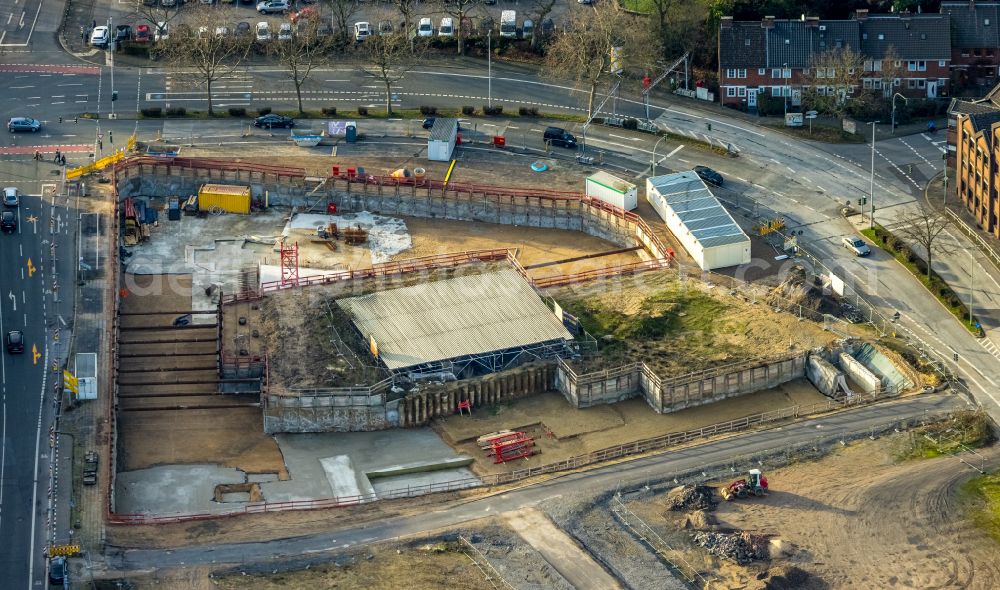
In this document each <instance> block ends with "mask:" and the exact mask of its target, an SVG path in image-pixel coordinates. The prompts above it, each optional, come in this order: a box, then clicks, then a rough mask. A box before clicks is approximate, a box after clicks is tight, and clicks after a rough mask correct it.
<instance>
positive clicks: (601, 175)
mask: <svg viewBox="0 0 1000 590" xmlns="http://www.w3.org/2000/svg"><path fill="white" fill-rule="evenodd" d="M587 196H588V197H594V198H595V199H600V200H602V201H604V202H605V203H611V204H612V205H614V206H616V207H621V208H622V209H625V210H626V211H631V210H632V209H635V208H636V207H638V206H639V189H638V188H637V187H636V186H635V185H634V184H632V183H631V182H628V181H627V180H622V179H621V178H618V177H617V176H614V175H612V174H608V173H607V172H597V173H594V174H591V175H590V176H588V177H587Z"/></svg>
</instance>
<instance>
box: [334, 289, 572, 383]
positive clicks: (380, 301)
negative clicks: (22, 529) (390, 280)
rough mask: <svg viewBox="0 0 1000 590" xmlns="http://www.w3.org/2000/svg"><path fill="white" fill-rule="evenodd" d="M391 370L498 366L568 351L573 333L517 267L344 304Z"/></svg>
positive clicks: (482, 369) (481, 369)
mask: <svg viewBox="0 0 1000 590" xmlns="http://www.w3.org/2000/svg"><path fill="white" fill-rule="evenodd" d="M337 305H339V306H340V308H341V309H343V310H344V311H345V312H346V313H347V314H348V315H349V316H351V318H352V320H353V321H354V325H355V326H356V327H357V328H358V330H359V331H360V332H361V335H362V336H363V337H364V339H365V340H366V341H368V342H369V343H370V345H371V350H372V352H373V354H375V355H376V356H377V357H378V358H379V360H381V361H382V362H383V363H384V364H385V366H386V368H388V369H389V370H390V371H394V372H395V371H403V370H410V371H421V370H437V369H440V368H442V367H445V368H446V367H447V366H448V365H449V364H450V365H452V366H456V367H457V368H458V371H461V370H462V367H465V366H469V365H470V364H478V365H479V368H478V369H477V370H475V371H474V372H479V373H481V372H490V371H496V370H500V369H503V368H507V367H509V366H513V365H514V364H517V363H518V362H523V361H527V360H533V359H536V358H542V357H551V356H555V355H557V354H560V353H567V352H568V349H567V343H568V341H572V339H573V336H572V335H571V334H570V333H569V331H567V330H566V328H565V327H564V326H563V324H562V319H561V318H557V317H556V316H555V314H554V313H553V312H552V310H550V309H549V308H548V306H547V305H546V304H545V303H544V302H543V301H542V300H541V299H540V298H539V297H538V295H537V294H536V293H535V290H534V289H533V288H532V287H531V285H530V284H529V283H528V282H527V281H526V280H525V279H524V278H523V277H522V276H521V275H520V274H519V273H518V272H517V271H516V270H514V269H505V270H501V271H497V272H489V273H484V274H477V275H469V276H463V277H457V278H453V279H446V280H442V281H434V282H430V283H424V284H420V285H414V286H412V287H402V288H399V289H391V290H387V291H380V292H377V293H372V294H369V295H362V296H360V297H351V298H349V299H341V300H338V301H337Z"/></svg>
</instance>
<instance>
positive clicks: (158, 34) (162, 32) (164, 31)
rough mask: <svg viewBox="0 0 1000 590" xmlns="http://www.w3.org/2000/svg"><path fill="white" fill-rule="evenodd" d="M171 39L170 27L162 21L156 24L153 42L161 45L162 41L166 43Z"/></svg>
mask: <svg viewBox="0 0 1000 590" xmlns="http://www.w3.org/2000/svg"><path fill="white" fill-rule="evenodd" d="M169 38H170V25H169V24H167V23H165V22H163V21H160V22H158V23H156V29H154V30H153V41H156V42H157V43H159V42H160V41H166V40H167V39H169Z"/></svg>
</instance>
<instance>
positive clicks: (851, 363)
mask: <svg viewBox="0 0 1000 590" xmlns="http://www.w3.org/2000/svg"><path fill="white" fill-rule="evenodd" d="M837 360H838V361H839V362H840V369H841V370H842V371H843V372H844V374H845V375H847V376H848V377H850V378H851V381H854V382H855V383H857V384H858V386H859V387H861V391H862V392H864V393H871V392H873V391H878V390H879V389H881V387H882V380H881V379H879V377H878V376H877V375H875V374H874V373H872V372H871V371H869V370H868V368H867V367H865V366H864V365H863V364H861V361H859V360H858V359H856V358H854V357H853V356H851V355H849V354H847V353H846V352H842V353H840V355H839V356H838V357H837Z"/></svg>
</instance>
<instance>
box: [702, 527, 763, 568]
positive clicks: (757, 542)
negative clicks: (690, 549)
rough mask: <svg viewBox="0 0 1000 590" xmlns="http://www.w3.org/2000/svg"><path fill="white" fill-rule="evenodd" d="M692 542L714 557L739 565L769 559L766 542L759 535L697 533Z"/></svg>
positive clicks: (745, 533)
mask: <svg viewBox="0 0 1000 590" xmlns="http://www.w3.org/2000/svg"><path fill="white" fill-rule="evenodd" d="M694 542H695V543H697V544H698V545H701V546H702V547H704V548H705V549H707V550H708V552H709V553H711V554H712V555H715V556H716V557H721V558H723V559H728V560H730V561H733V562H735V563H738V564H739V565H747V564H749V563H751V562H753V561H759V560H764V559H767V558H768V557H769V551H768V541H767V539H766V538H764V537H762V536H760V535H752V534H750V533H748V532H747V531H742V532H739V533H716V532H711V531H699V532H697V533H695V534H694Z"/></svg>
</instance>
